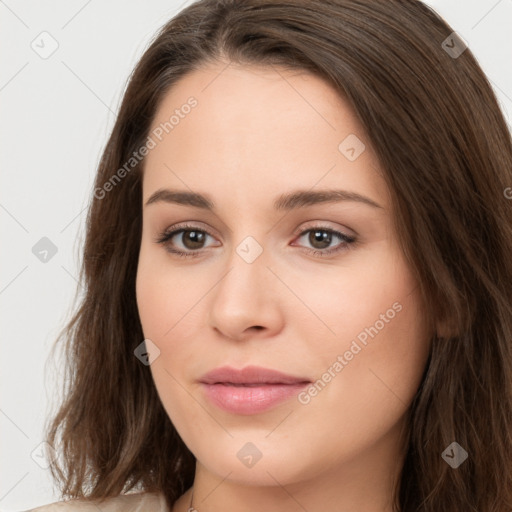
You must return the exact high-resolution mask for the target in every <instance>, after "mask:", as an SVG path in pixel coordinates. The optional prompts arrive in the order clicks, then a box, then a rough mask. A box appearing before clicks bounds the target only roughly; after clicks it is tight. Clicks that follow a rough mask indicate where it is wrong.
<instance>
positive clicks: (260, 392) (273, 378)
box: [199, 366, 311, 415]
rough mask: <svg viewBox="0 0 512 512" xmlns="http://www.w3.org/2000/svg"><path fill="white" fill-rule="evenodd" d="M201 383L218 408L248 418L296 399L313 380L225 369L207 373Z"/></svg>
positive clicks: (256, 369) (253, 368) (255, 368)
mask: <svg viewBox="0 0 512 512" xmlns="http://www.w3.org/2000/svg"><path fill="white" fill-rule="evenodd" d="M199 382H200V383H201V387H202V389H203V391H204V393H205V395H206V396H207V398H208V399H209V400H210V401H211V402H213V404H214V405H216V406H217V407H219V408H221V409H223V410H225V411H227V412H231V413H234V414H244V415H247V414H257V413H260V412H263V411H266V410H268V409H271V408H273V407H275V406H277V405H278V404H280V403H282V402H284V401H286V400H288V399H290V398H291V397H293V396H296V395H297V393H299V392H300V390H301V389H303V388H304V387H305V386H307V385H308V384H310V383H311V380H309V379H308V378H307V377H297V376H294V375H288V374H285V373H282V372H279V371H276V370H272V369H269V368H262V367H259V366H247V367H245V368H242V369H240V370H237V369H236V368H232V367H230V366H223V367H221V368H216V369H214V370H212V371H210V372H208V373H206V374H205V375H203V377H202V378H201V379H200V380H199Z"/></svg>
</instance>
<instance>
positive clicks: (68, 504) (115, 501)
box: [26, 492, 170, 512]
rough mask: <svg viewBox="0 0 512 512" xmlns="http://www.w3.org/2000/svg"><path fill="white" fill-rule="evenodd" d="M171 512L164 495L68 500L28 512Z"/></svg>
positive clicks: (123, 495) (124, 495) (132, 495)
mask: <svg viewBox="0 0 512 512" xmlns="http://www.w3.org/2000/svg"><path fill="white" fill-rule="evenodd" d="M68 511H69V512H170V511H169V509H168V508H167V504H166V502H165V498H164V495H163V494H162V493H141V492H138V493H132V494H122V495H120V496H116V497H115V498H107V499H106V500H105V501H104V502H103V503H101V504H99V503H98V502H89V503H88V502H87V501H85V500H79V499H74V500H68V501H58V502H55V503H50V504H49V505H43V506H41V507H37V508H33V509H31V510H27V511H26V512H68Z"/></svg>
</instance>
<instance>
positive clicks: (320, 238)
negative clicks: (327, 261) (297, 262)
mask: <svg viewBox="0 0 512 512" xmlns="http://www.w3.org/2000/svg"><path fill="white" fill-rule="evenodd" d="M331 237H332V235H331V233H328V232H327V231H311V234H310V237H309V238H310V242H311V244H312V245H313V246H314V244H315V243H317V242H320V243H321V244H322V243H323V244H324V245H322V246H321V247H319V248H320V249H325V247H328V246H329V244H330V243H331Z"/></svg>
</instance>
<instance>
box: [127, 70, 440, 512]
mask: <svg viewBox="0 0 512 512" xmlns="http://www.w3.org/2000/svg"><path fill="white" fill-rule="evenodd" d="M190 96H194V97H195V98H196V99H197V101H198V104H197V106H196V107H195V108H194V109H192V110H191V112H190V113H189V114H188V115H186V116H183V119H180V121H179V124H177V125H176V126H175V127H174V129H173V130H172V131H170V132H169V134H167V135H166V136H165V137H163V138H162V141H161V142H159V143H158V144H157V145H156V147H155V148H154V149H152V150H151V151H150V153H149V154H148V156H147V157H146V158H147V159H146V163H145V169H144V177H143V205H145V204H146V202H147V200H148V199H149V197H150V196H151V195H152V194H153V193H154V192H155V191H157V190H158V189H161V188H173V189H179V190H184V191H194V192H199V193H202V194H207V195H208V196H209V197H210V198H211V200H212V201H213V202H214V203H215V204H216V210H215V212H210V211H207V210H202V209H200V208H197V207H191V206H185V205H178V204H170V203H166V202H155V203H152V204H149V205H145V206H143V233H142V240H141V247H140V257H139V266H138V273H137V285H136V287H137V289H136V292H137V303H138V308H139V313H140V318H141V322H142V327H143V331H144V335H145V337H146V338H149V339H150V340H151V341H152V342H153V343H154V344H155V346H157V347H158V349H159V351H160V353H159V355H158V357H156V359H155V360H154V362H152V364H151V365H150V369H151V373H152V376H153V379H154V382H155V386H156V388H157V390H158V394H159V396H160V398H161V401H162V403H163V406H164V408H165V410H166V412H167V414H168V415H169V417H170V419H171V421H172V422H173V424H174V425H175V427H176V429H177V430H178V432H179V434H180V436H181V437H182V439H183V440H184V442H185V443H186V444H187V446H188V447H189V448H190V450H191V451H192V452H193V454H194V455H195V457H196V459H197V468H196V475H195V481H194V503H193V504H194V507H195V508H196V509H197V510H199V511H200V512H212V511H213V512H215V511H220V510H223V511H229V510H237V511H239V512H240V511H247V512H250V511H258V512H259V511H261V510H265V511H268V512H274V511H278V510H279V512H287V511H290V512H291V511H294V512H295V511H299V510H304V509H306V510H308V511H312V512H316V511H320V510H337V511H347V512H348V511H363V510H364V511H365V512H373V511H379V512H382V511H391V510H392V507H391V502H390V500H391V492H392V489H393V485H394V483H395V481H394V479H395V478H396V477H397V475H398V472H399V470H400V469H401V463H402V458H403V452H404V447H405V445H404V442H403V440H401V438H400V432H401V429H402V428H403V426H404V424H405V414H406V412H407V410H408V408H409V406H410V404H411V401H412V399H413V397H414V395H415V393H416V391H417V389H418V386H419V383H420V381H421V376H422V373H423V370H424V368H425V364H426V360H427V357H428V353H429V349H430V341H429V340H430V339H431V338H430V337H431V336H432V334H433V333H431V332H428V329H427V324H426V322H425V318H424V314H423V311H424V309H423V306H422V304H421V299H420V296H419V293H418V283H417V282H415V280H414V279H413V277H412V274H411V272H410V269H409V268H408V266H407V265H406V263H405V261H404V259H403V256H402V254H401V252H400V251H399V248H398V243H397V240H396V236H395V233H394V231H393V228H392V215H393V212H392V210H391V204H390V197H389V190H388V189H387V186H386V183H385V182H384V179H383V178H382V169H381V168H380V166H379V162H378V159H377V158H376V156H375V153H374V151H373V150H372V148H371V144H370V141H369V140H368V138H367V136H366V135H365V133H364V131H363V129H362V127H361V125H360V123H359V121H358V119H357V117H356V116H355V114H354V112H353V111H352V109H351V108H350V107H349V105H348V103H346V102H345V100H344V99H343V98H342V97H340V95H339V94H338V93H337V92H336V91H335V90H334V89H333V88H332V87H331V86H330V85H329V84H327V83H326V82H324V81H323V80H322V79H320V78H319V77H316V76H314V75H311V74H307V73H302V72H301V73H299V72H297V71H294V72H292V71H289V70H288V71H286V70H283V69H280V68H271V67H256V66H250V67H249V66H240V65H235V64H233V63H230V65H229V66H228V67H226V63H222V64H220V63H219V64H215V65H213V64H209V65H208V66H205V67H202V68H201V69H199V70H196V71H194V72H193V73H191V74H189V75H187V76H186V77H185V78H183V79H182V80H181V81H180V82H178V83H177V84H176V85H175V86H174V87H173V88H172V89H171V90H170V91H169V92H168V94H167V96H165V98H164V100H163V102H162V103H161V105H160V108H159V109H158V112H157V114H156V116H155V119H154V120H153V124H152V130H153V129H155V128H156V127H158V125H159V124H160V123H163V122H165V121H167V120H168V119H169V117H170V115H172V113H173V112H174V110H175V109H176V108H180V107H181V106H182V105H183V104H185V103H186V101H187V99H188V98H189V97H190ZM349 134H356V135H357V137H358V138H359V139H360V140H361V141H363V142H364V144H365V146H366V148H365V150H364V151H363V152H362V153H361V154H360V156H359V157H357V158H356V159H355V160H354V161H350V160H349V159H348V158H347V157H346V156H345V154H343V153H342V151H340V150H339V149H338V146H339V144H340V142H341V141H343V140H344V139H345V137H347V136H348V135H349ZM297 189H304V190H319V189H327V190H328V189H344V190H349V191H353V192H357V193H359V194H362V195H364V196H366V197H369V198H370V199H372V200H373V201H375V202H376V203H378V204H379V205H380V206H381V208H375V207H372V206H369V205H366V204H364V203H360V202H356V201H340V202H335V203H319V204H315V205H311V206H307V207H302V208H300V209H297V210H290V211H288V212H283V211H275V210H274V209H273V208H272V204H273V202H274V199H275V198H276V197H277V196H279V195H280V194H282V193H286V192H291V191H295V190H297ZM183 222H189V223H191V224H193V225H194V226H197V229H202V230H205V231H207V232H208V233H209V235H206V236H205V238H203V239H202V241H201V240H200V241H199V243H197V239H196V238H193V237H192V238H191V237H190V231H189V232H188V233H187V232H185V233H183V232H181V233H178V234H177V235H175V236H174V238H173V239H172V241H169V242H168V245H171V246H172V247H173V248H175V249H178V250H183V251H188V252H193V251H196V252H200V253H201V255H200V256H198V257H191V258H180V257H178V256H176V255H173V254H171V253H169V252H168V251H166V248H165V246H164V245H163V244H159V243H156V242H155V239H156V238H157V237H158V236H159V235H160V234H161V233H162V232H163V231H165V230H169V231H170V230H171V228H173V227H174V226H176V225H178V224H179V223H183ZM318 225H320V226H322V227H324V228H325V227H328V228H331V229H334V230H337V231H341V232H343V233H346V234H349V235H357V240H358V243H357V244H356V245H354V246H353V247H350V246H348V247H345V248H342V250H341V251H340V252H338V253H334V254H331V255H328V256H320V255H315V254H312V253H308V249H312V250H314V249H316V250H320V251H324V252H325V251H326V250H328V249H331V248H335V247H339V246H340V245H341V246H342V244H343V242H342V241H341V240H340V239H339V238H337V237H336V236H333V237H332V241H331V243H330V244H328V243H327V244H324V245H322V243H319V242H316V243H315V239H312V238H311V236H310V235H309V234H310V232H308V233H306V234H305V235H301V234H300V233H302V232H303V231H305V230H306V229H308V228H309V229H312V228H315V227H316V226H318ZM322 233H323V232H322ZM247 236H251V237H253V238H254V239H255V240H256V241H257V242H258V244H259V245H260V246H261V248H262V249H263V252H262V253H261V254H260V255H259V256H258V257H257V258H256V259H255V260H254V261H253V262H252V263H248V262H247V261H245V260H244V259H243V258H242V257H240V255H239V254H238V253H237V251H236V249H237V247H238V246H239V245H240V243H241V242H242V241H243V240H244V239H245V238H246V237H247ZM395 303H398V304H399V305H400V306H401V310H400V311H399V312H397V313H396V315H394V318H393V319H391V320H388V322H384V327H383V328H382V329H380V330H379V331H378V334H377V335H375V336H374V337H373V338H370V337H369V338H368V342H367V345H366V346H363V345H361V344H359V345H361V346H362V347H363V348H362V349H361V350H360V351H359V352H358V353H357V355H355V356H353V358H352V359H351V360H350V361H346V362H347V364H346V366H344V367H343V369H342V370H341V371H338V372H337V373H336V372H334V373H335V377H333V378H332V379H331V381H330V382H329V383H327V385H326V386H325V387H324V388H323V389H322V390H321V391H320V392H318V393H317V395H316V396H314V397H310V398H311V400H310V401H309V402H308V403H307V404H304V403H300V402H299V400H298V399H297V398H296V397H293V398H292V399H290V400H288V401H286V402H284V403H282V404H280V405H278V406H277V407H274V408H273V409H270V410H267V411H265V412H263V413H258V414H254V415H238V414H232V413H228V412H225V411H222V410H220V409H219V408H217V407H216V406H215V405H213V404H212V403H211V402H210V401H209V400H208V399H207V398H206V397H205V395H204V394H203V392H202V389H201V386H200V384H199V383H198V379H199V378H200V377H201V376H202V375H203V374H205V373H206V372H207V371H209V370H211V369H213V368H217V367H219V366H223V365H231V366H234V367H236V368H242V367H244V366H246V365H249V364H254V365H259V366H263V367H267V368H272V369H276V370H279V371H282V372H284V373H289V374H292V375H299V376H306V377H308V378H310V379H311V380H312V381H316V380H317V379H319V378H321V377H322V375H323V374H324V373H325V372H326V371H327V370H328V368H331V373H332V366H333V363H334V362H335V361H336V360H337V358H338V356H339V355H341V356H343V354H344V353H346V351H347V350H349V349H350V346H351V343H352V342H353V341H354V340H355V339H357V336H358V335H359V334H360V333H361V332H362V331H364V329H365V328H368V327H370V326H374V325H376V322H377V321H378V320H379V319H380V318H382V317H381V316H380V315H382V314H385V313H386V311H387V310H389V309H390V308H392V305H393V304H395ZM152 353H153V354H154V355H156V351H154V350H153V352H152ZM247 442H252V443H253V444H254V445H256V447H257V448H258V450H259V451H260V452H261V454H262V456H261V459H260V460H259V461H258V462H257V463H256V464H255V465H254V466H252V467H250V468H249V467H246V466H245V465H244V464H242V463H241V461H240V460H239V458H238V457H237V452H238V451H239V450H240V449H241V447H242V446H244V445H245V443H247ZM189 501H190V490H189V491H188V492H186V493H185V494H184V495H183V496H182V497H181V498H180V499H179V500H178V502H177V503H176V504H175V507H174V509H173V512H184V511H186V510H187V509H188V505H189Z"/></svg>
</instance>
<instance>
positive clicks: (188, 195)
mask: <svg viewBox="0 0 512 512" xmlns="http://www.w3.org/2000/svg"><path fill="white" fill-rule="evenodd" d="M341 201H356V202H359V203H363V204H365V205H368V206H371V207H373V208H383V207H382V206H381V205H380V204H378V203H376V202H375V201H374V200H373V199H370V198H369V197H366V196H363V195H361V194H358V193H357V192H351V191H348V190H317V191H312V190H296V191H294V192H289V193H286V194H281V195H280V196H279V197H277V199H276V200H275V201H274V205H273V206H274V209H275V210H278V211H283V210H284V211H288V210H294V209H297V208H302V207H304V206H311V205H315V204H320V203H338V202H341ZM159 202H164V203H171V204H180V205H185V206H192V207H195V208H201V209H204V210H210V211H214V210H215V203H214V202H213V201H212V200H211V199H210V198H209V197H208V196H206V195H203V194H198V193H197V192H187V191H184V190H183V191H182V190H170V189H159V190H157V191H156V192H155V193H153V194H152V195H151V197H150V198H149V199H148V200H147V201H146V205H145V206H149V205H150V204H155V203H159Z"/></svg>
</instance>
